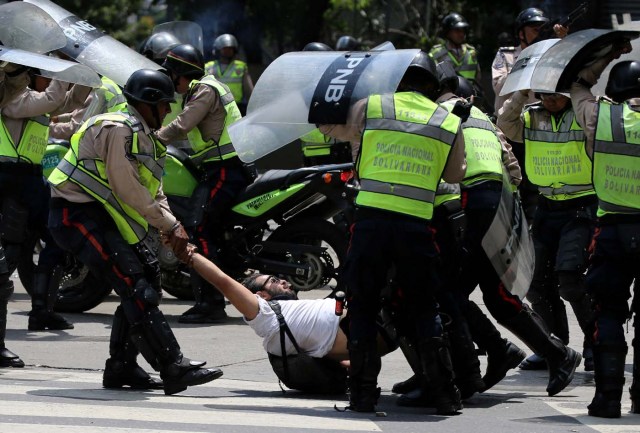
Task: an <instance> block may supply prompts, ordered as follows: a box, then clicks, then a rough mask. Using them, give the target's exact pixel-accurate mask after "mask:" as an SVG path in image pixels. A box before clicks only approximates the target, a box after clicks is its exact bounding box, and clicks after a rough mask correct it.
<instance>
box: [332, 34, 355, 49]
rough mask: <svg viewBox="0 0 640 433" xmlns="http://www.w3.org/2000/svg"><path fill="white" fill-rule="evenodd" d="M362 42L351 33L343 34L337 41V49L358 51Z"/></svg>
mask: <svg viewBox="0 0 640 433" xmlns="http://www.w3.org/2000/svg"><path fill="white" fill-rule="evenodd" d="M360 48H361V47H360V42H358V40H357V39H356V38H354V37H353V36H351V35H343V36H340V37H339V38H338V40H337V41H336V51H358V50H360Z"/></svg>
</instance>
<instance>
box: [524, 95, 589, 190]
mask: <svg viewBox="0 0 640 433" xmlns="http://www.w3.org/2000/svg"><path fill="white" fill-rule="evenodd" d="M544 111H546V110H545V109H544V107H543V106H542V104H541V103H538V104H533V105H529V106H527V107H526V108H525V111H524V114H523V118H524V146H525V168H526V170H527V174H528V176H529V180H530V181H531V183H533V184H534V185H536V186H537V187H538V191H539V192H540V193H541V194H542V195H543V196H545V197H546V198H548V199H549V200H569V199H573V198H577V197H584V196H587V195H592V194H595V190H594V189H593V184H592V183H591V160H590V159H589V157H588V155H587V151H586V149H585V136H584V131H583V130H582V128H581V127H580V125H578V122H577V121H576V118H575V117H576V116H575V112H574V111H573V109H569V110H567V111H565V112H564V113H563V114H562V115H561V116H560V118H559V119H558V120H556V118H555V116H549V120H548V121H549V122H550V125H549V127H550V129H540V128H539V126H538V125H539V123H540V122H539V121H538V117H539V116H540V113H541V112H544ZM546 121H547V118H546V117H545V123H546Z"/></svg>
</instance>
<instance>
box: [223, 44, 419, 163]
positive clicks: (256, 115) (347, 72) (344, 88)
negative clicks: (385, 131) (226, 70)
mask: <svg viewBox="0 0 640 433" xmlns="http://www.w3.org/2000/svg"><path fill="white" fill-rule="evenodd" d="M418 52H419V50H417V49H415V50H390V51H369V52H364V51H363V52H359V51H358V52H348V53H345V52H336V51H299V52H292V53H287V54H284V55H282V56H280V57H278V58H277V59H276V60H275V61H274V62H273V63H271V64H270V65H269V67H267V69H266V70H265V71H264V72H263V73H262V75H261V76H260V79H259V80H258V82H257V83H256V86H255V88H254V90H253V93H252V94H251V99H250V100H249V106H248V108H247V116H246V117H244V118H243V119H241V120H239V121H238V122H236V123H234V124H233V125H231V126H230V127H229V134H230V136H231V140H232V142H233V145H234V147H235V149H236V152H237V153H238V156H239V157H240V159H241V160H242V161H243V162H247V163H250V162H254V161H256V160H258V159H260V158H262V157H263V156H265V155H268V154H269V153H271V152H273V151H275V150H277V149H279V148H281V147H283V146H285V145H286V144H288V143H290V142H292V141H293V140H295V139H297V138H299V137H300V136H302V135H304V134H306V133H308V132H310V131H311V130H313V129H314V128H316V126H315V124H344V123H346V120H347V113H348V111H349V108H350V107H351V105H352V104H353V103H355V102H356V101H358V100H360V99H363V98H366V97H367V96H369V95H371V94H376V93H388V92H394V91H395V90H396V88H397V87H398V84H399V83H400V80H401V79H402V76H403V75H404V72H405V71H406V69H407V67H408V66H409V64H410V63H411V60H413V58H414V57H415V56H416V54H418Z"/></svg>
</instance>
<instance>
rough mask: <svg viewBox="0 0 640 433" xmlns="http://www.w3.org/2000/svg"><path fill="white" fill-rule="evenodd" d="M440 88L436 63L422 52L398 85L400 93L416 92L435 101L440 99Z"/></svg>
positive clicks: (415, 58) (414, 59)
mask: <svg viewBox="0 0 640 433" xmlns="http://www.w3.org/2000/svg"><path fill="white" fill-rule="evenodd" d="M439 87H440V86H439V82H438V72H437V70H436V64H435V62H434V61H433V59H432V58H431V57H429V55H428V54H427V53H425V52H424V51H420V52H419V53H418V54H417V55H416V56H415V57H414V58H413V60H412V61H411V63H410V64H409V67H407V71H406V72H405V73H404V76H403V77H402V80H400V84H398V91H399V92H408V91H415V92H419V93H422V94H423V95H425V96H426V97H427V98H429V99H431V100H435V99H436V98H437V97H438V89H439Z"/></svg>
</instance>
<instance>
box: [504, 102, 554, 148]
mask: <svg viewBox="0 0 640 433" xmlns="http://www.w3.org/2000/svg"><path fill="white" fill-rule="evenodd" d="M529 93H531V92H529ZM529 99H530V97H529V94H527V95H523V94H522V92H514V93H513V94H512V95H511V96H510V97H509V99H507V100H506V101H505V102H504V104H503V105H502V108H500V111H499V112H498V120H497V124H498V127H499V128H500V129H501V130H502V132H504V135H506V136H507V138H508V139H509V140H511V141H515V142H516V143H522V142H523V141H524V138H523V137H524V135H523V134H524V122H523V120H522V114H523V112H522V109H523V108H524V106H525V105H526V104H527V103H528V102H529ZM545 112H547V111H546V110H545ZM547 113H548V112H547Z"/></svg>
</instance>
